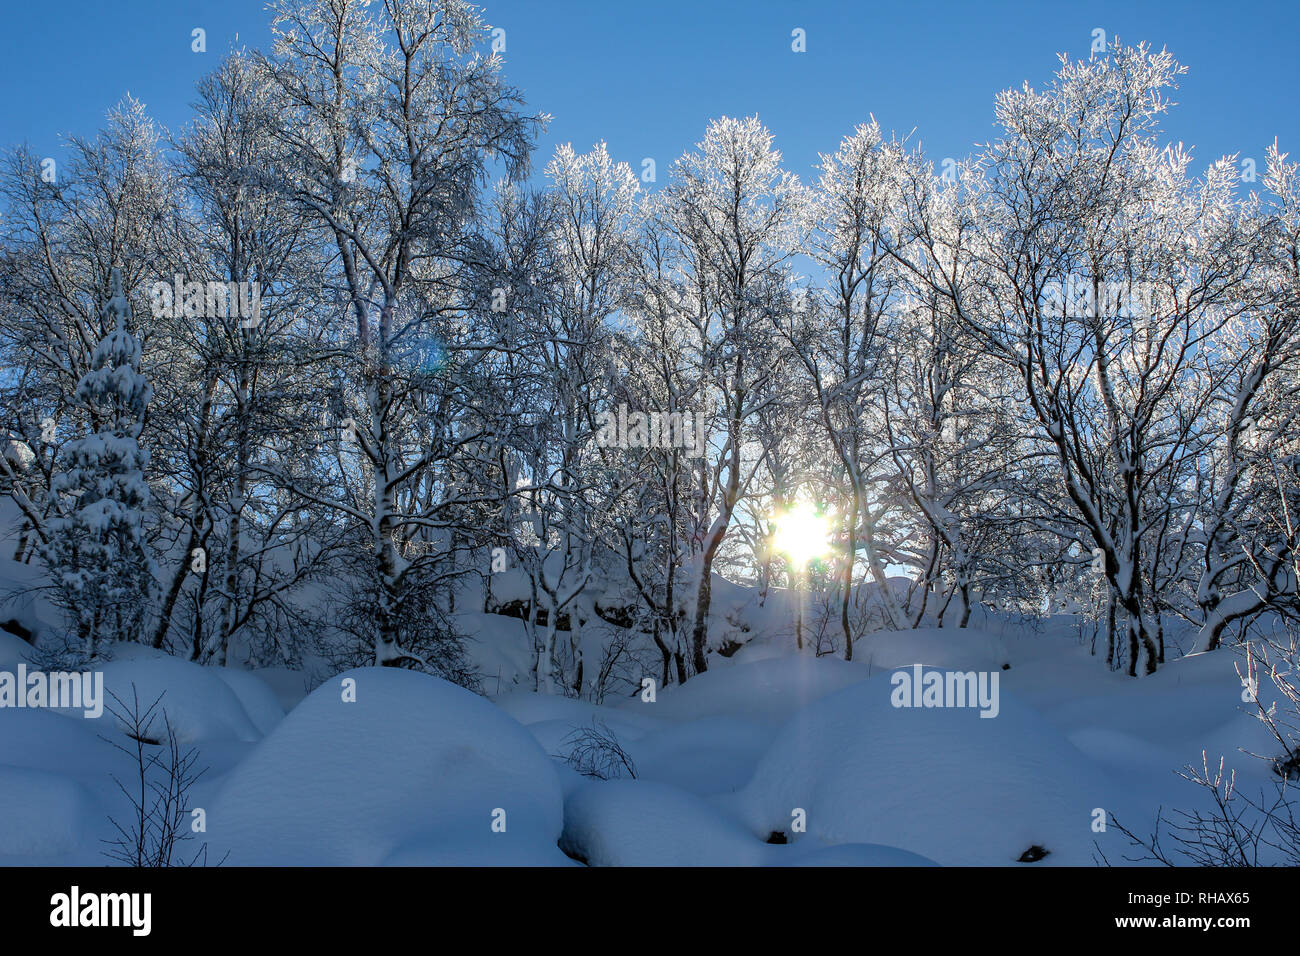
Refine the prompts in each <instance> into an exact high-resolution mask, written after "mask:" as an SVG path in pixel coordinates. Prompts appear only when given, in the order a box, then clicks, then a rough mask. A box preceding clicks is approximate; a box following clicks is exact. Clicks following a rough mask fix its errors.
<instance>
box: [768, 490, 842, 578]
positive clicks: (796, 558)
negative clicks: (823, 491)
mask: <svg viewBox="0 0 1300 956" xmlns="http://www.w3.org/2000/svg"><path fill="white" fill-rule="evenodd" d="M772 522H773V523H774V524H775V525H776V533H775V535H774V536H773V538H772V547H773V548H774V549H775V550H777V551H780V552H781V553H782V554H784V555H786V556H787V557H788V558H789V559H790V560H791V561H792V562H794V564H796V565H797V566H799V567H801V568H802V567H804V566H805V565H806V564H807V563H808V562H809V561H811V560H813V559H814V558H820V557H823V556H825V555H826V554H828V553H829V552H830V549H831V546H830V536H831V529H830V519H829V518H828V517H827V516H826V515H821V514H818V513H817V512H816V511H815V510H814V509H813V507H812V505H810V504H805V503H801V504H797V505H795V506H794V507H793V508H791V509H789V510H788V511H786V512H784V513H778V514H774V515H772Z"/></svg>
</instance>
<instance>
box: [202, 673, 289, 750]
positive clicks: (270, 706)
mask: <svg viewBox="0 0 1300 956" xmlns="http://www.w3.org/2000/svg"><path fill="white" fill-rule="evenodd" d="M212 673H214V674H216V675H217V676H218V677H220V678H221V679H222V680H223V681H224V682H225V684H226V686H227V687H229V688H230V689H231V690H232V691H234V694H235V696H236V697H238V698H239V703H240V705H241V706H242V707H243V708H244V712H245V713H246V714H248V718H249V719H250V720H251V721H252V722H253V725H254V726H255V727H257V730H258V732H259V733H261V734H263V735H265V734H269V733H270V732H271V731H272V730H274V729H275V725H276V724H278V723H279V722H280V721H281V720H283V719H284V708H283V707H282V706H280V701H279V699H278V698H277V697H276V694H275V691H273V690H272V689H271V686H270V685H269V684H267V682H266V681H264V680H262V678H261V677H259V676H258V675H257V674H255V673H253V672H252V671H241V670H236V669H234V668H231V667H214V668H212Z"/></svg>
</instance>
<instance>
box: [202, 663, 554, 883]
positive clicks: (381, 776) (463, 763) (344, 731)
mask: <svg viewBox="0 0 1300 956" xmlns="http://www.w3.org/2000/svg"><path fill="white" fill-rule="evenodd" d="M347 681H351V682H354V686H355V700H353V701H349V700H345V699H344V697H345V691H344V688H345V682H347ZM347 686H352V685H347ZM499 810H503V811H505V813H504V817H501V815H500V814H498V813H497V811H499ZM494 819H496V820H503V821H504V824H505V832H493V829H492V827H493V823H494ZM562 821H563V811H562V799H561V795H560V784H559V780H558V777H557V775H556V772H555V767H554V766H553V765H552V763H551V761H550V759H549V758H548V757H547V755H546V754H545V753H544V752H543V751H542V749H541V748H540V747H539V746H538V745H537V742H536V741H535V740H534V739H533V738H532V737H531V736H530V735H529V733H528V732H527V731H526V730H524V728H523V727H521V726H520V725H519V724H518V723H517V722H516V721H515V720H513V719H512V718H510V717H509V716H507V715H506V714H504V713H502V712H501V710H500V709H498V708H497V707H495V706H493V705H492V704H491V703H489V702H488V701H486V700H484V699H483V698H481V697H478V696H477V695H475V694H472V693H470V692H469V691H467V690H465V689H464V688H461V687H457V686H455V685H454V684H451V683H448V682H447V681H443V680H440V679H438V678H436V677H431V676H429V675H426V674H420V673H416V672H413V671H405V670H399V669H393V668H373V667H368V668H357V669H354V670H350V671H348V672H346V673H344V674H341V675H339V676H338V677H335V678H333V679H331V680H329V681H326V682H325V683H324V684H322V685H321V686H320V687H318V688H317V689H316V690H315V691H313V692H312V693H311V694H310V695H309V696H308V697H307V698H306V699H305V700H303V702H302V703H301V704H299V705H298V706H297V707H295V708H294V709H293V710H292V711H291V712H290V713H289V714H288V716H286V717H285V718H284V720H282V721H281V722H280V724H279V726H277V727H276V728H275V730H274V731H272V732H271V734H270V735H269V736H267V738H266V739H265V740H263V741H262V742H261V743H260V744H258V746H257V747H256V748H254V750H253V751H252V753H250V754H249V755H248V757H247V758H246V759H245V760H244V761H243V762H242V763H240V764H239V765H238V766H236V767H235V768H234V769H233V770H232V771H231V772H230V774H229V775H228V776H227V778H226V780H225V783H224V785H223V786H222V788H221V790H220V792H219V793H218V795H217V797H216V799H215V801H213V806H212V809H211V811H210V812H209V814H208V835H209V840H210V842H211V844H212V846H213V847H214V848H216V849H217V851H218V852H217V855H218V857H220V855H221V853H224V852H225V851H226V850H229V851H230V858H229V862H230V864H231V865H258V864H274V865H308V866H311V865H325V866H339V865H362V866H369V865H376V864H379V863H383V862H385V861H386V860H387V861H389V862H399V863H400V862H403V861H409V862H414V861H416V860H425V861H427V860H430V859H434V858H437V854H438V853H440V852H444V851H445V853H446V858H447V859H452V858H461V856H460V855H461V854H463V855H464V858H469V856H471V855H472V854H475V853H478V852H480V851H482V852H483V853H485V854H486V855H491V856H495V858H497V859H505V858H509V859H511V860H513V861H518V860H521V859H547V858H553V855H552V854H550V850H552V849H553V848H554V847H555V844H556V841H557V839H558V838H559V835H560V830H561V825H562ZM507 848H509V849H507Z"/></svg>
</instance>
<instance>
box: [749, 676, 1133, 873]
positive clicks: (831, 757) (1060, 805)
mask: <svg viewBox="0 0 1300 956" xmlns="http://www.w3.org/2000/svg"><path fill="white" fill-rule="evenodd" d="M890 691H891V687H890V682H889V679H888V675H887V674H886V675H877V676H876V677H873V678H872V679H870V680H867V681H863V682H861V683H858V684H855V685H853V686H850V687H848V688H846V689H844V690H842V691H840V692H838V693H836V694H833V695H831V696H829V697H826V698H825V699H823V700H820V701H818V702H816V703H814V704H812V705H810V706H809V707H807V708H806V709H805V710H803V711H802V712H801V713H799V714H798V715H797V716H795V717H794V718H793V719H792V720H791V721H790V722H789V723H788V724H787V725H786V726H785V727H784V728H783V729H782V731H781V733H780V734H779V735H778V736H777V739H776V741H775V742H774V743H773V745H772V747H771V749H770V750H768V752H767V753H766V754H765V755H764V756H763V758H762V759H761V760H760V761H759V764H758V769H757V771H756V773H755V776H754V779H753V781H752V782H751V783H750V784H749V786H748V787H746V788H745V790H743V791H742V792H741V793H740V794H738V795H737V797H736V798H735V805H736V808H737V812H738V814H739V815H740V817H741V818H742V819H744V820H745V821H746V823H747V824H748V825H749V827H750V828H751V830H752V831H753V832H754V833H755V834H756V835H758V836H763V837H766V836H767V835H768V834H769V833H770V832H772V831H777V832H780V833H784V834H787V836H788V838H789V839H791V840H793V841H795V842H798V841H799V840H800V839H805V838H807V837H815V838H816V839H817V840H819V841H821V842H822V843H824V844H831V845H835V844H844V843H879V844H885V845H887V846H896V847H900V848H902V849H904V850H908V851H911V852H913V853H917V854H920V855H922V856H924V857H927V858H929V859H932V860H935V861H937V862H938V863H940V864H943V865H945V866H947V865H998V864H1013V863H1015V862H1016V861H1017V860H1018V858H1019V857H1020V856H1021V854H1022V853H1024V852H1025V851H1026V850H1028V849H1029V848H1030V847H1031V846H1034V845H1037V846H1041V847H1043V848H1045V849H1047V850H1048V851H1049V856H1048V857H1047V858H1046V860H1045V861H1044V862H1050V863H1057V864H1076V865H1085V864H1090V863H1092V862H1093V860H1092V856H1091V850H1092V843H1093V839H1094V838H1095V837H1096V836H1098V835H1097V834H1094V833H1093V832H1092V829H1091V826H1090V824H1091V821H1092V816H1091V813H1092V810H1093V809H1094V808H1097V807H1101V808H1107V807H1109V806H1111V803H1110V802H1109V798H1110V797H1111V796H1113V788H1112V786H1111V785H1110V784H1109V781H1108V780H1107V778H1106V775H1105V774H1104V773H1103V772H1102V771H1101V769H1100V768H1098V767H1097V766H1096V765H1094V764H1093V763H1092V762H1091V761H1090V760H1088V758H1086V757H1085V756H1084V755H1083V754H1081V753H1079V752H1078V751H1077V750H1075V748H1074V747H1073V746H1071V745H1070V743H1069V742H1068V741H1067V740H1066V739H1065V738H1064V737H1063V736H1062V735H1061V734H1060V733H1059V732H1057V731H1055V730H1054V729H1052V728H1051V727H1050V726H1048V725H1047V724H1046V723H1045V721H1043V719H1042V717H1041V716H1040V715H1039V714H1038V713H1037V712H1035V711H1033V710H1032V709H1030V708H1029V707H1027V706H1025V705H1023V704H1020V703H1019V702H1018V701H1016V700H1015V699H1014V698H1013V697H1011V696H1010V695H1009V694H1007V693H1006V692H1005V691H1003V692H1002V693H1001V694H1000V698H1001V700H1000V705H1001V706H1000V712H999V713H998V716H997V717H996V718H993V719H984V718H982V717H980V714H979V711H978V710H977V709H974V708H959V707H949V708H939V707H936V708H915V707H913V708H895V707H894V706H893V705H892V704H891V702H890ZM796 810H803V811H804V812H805V813H806V818H807V834H800V833H797V832H794V828H793V822H794V819H795V812H796Z"/></svg>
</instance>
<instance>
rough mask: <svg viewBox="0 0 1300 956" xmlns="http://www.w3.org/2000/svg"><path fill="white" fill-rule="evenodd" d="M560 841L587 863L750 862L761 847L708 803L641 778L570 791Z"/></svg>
mask: <svg viewBox="0 0 1300 956" xmlns="http://www.w3.org/2000/svg"><path fill="white" fill-rule="evenodd" d="M560 845H561V846H562V847H564V850H565V852H566V853H568V854H570V855H571V856H573V857H575V858H578V859H582V860H585V861H586V862H587V863H589V864H590V865H592V866H757V865H759V864H760V863H761V862H762V861H763V858H764V852H763V851H764V850H765V849H766V847H765V845H764V844H763V842H762V841H761V840H759V839H757V838H756V837H755V836H754V835H753V834H752V833H749V832H748V831H746V830H745V828H744V827H743V826H741V825H740V823H738V822H737V821H736V820H733V819H731V818H730V817H728V816H727V815H726V814H724V813H723V812H722V811H721V810H719V809H718V808H717V807H715V806H713V805H712V804H710V803H707V802H705V801H704V800H702V799H700V798H699V797H696V796H693V795H692V794H689V793H686V792H685V791H684V790H679V789H677V788H676V787H671V786H668V785H666V784H662V783H652V782H649V781H643V780H608V781H596V782H593V783H590V784H588V785H587V786H585V787H582V788H580V789H579V790H577V791H576V792H575V793H573V794H572V795H571V796H570V797H569V798H568V800H566V801H565V804H564V836H563V838H562V839H561V841H560Z"/></svg>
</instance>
